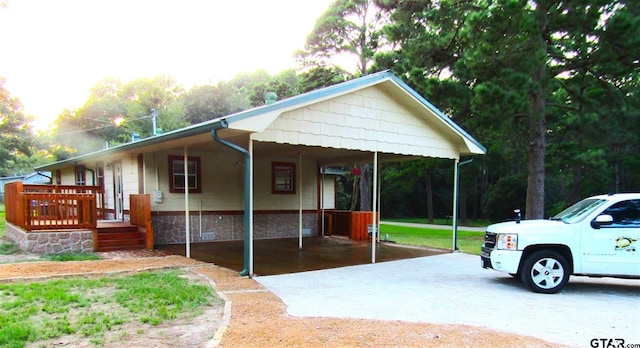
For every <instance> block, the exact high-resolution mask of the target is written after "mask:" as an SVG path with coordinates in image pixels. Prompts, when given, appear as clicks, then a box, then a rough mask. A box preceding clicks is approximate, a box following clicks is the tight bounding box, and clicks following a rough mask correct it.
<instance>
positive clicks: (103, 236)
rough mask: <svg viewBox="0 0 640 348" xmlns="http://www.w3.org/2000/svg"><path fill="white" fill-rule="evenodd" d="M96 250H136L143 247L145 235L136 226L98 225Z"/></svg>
mask: <svg viewBox="0 0 640 348" xmlns="http://www.w3.org/2000/svg"><path fill="white" fill-rule="evenodd" d="M97 230H98V238H97V239H98V240H97V245H98V247H97V251H116V250H138V249H144V248H145V240H146V239H145V235H144V233H142V232H139V231H138V227H137V226H133V225H124V226H122V225H119V226H113V227H98V228H97Z"/></svg>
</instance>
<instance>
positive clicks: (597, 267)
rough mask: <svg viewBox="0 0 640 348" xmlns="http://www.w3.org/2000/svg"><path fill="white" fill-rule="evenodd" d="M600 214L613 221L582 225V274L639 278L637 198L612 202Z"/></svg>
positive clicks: (639, 222)
mask: <svg viewBox="0 0 640 348" xmlns="http://www.w3.org/2000/svg"><path fill="white" fill-rule="evenodd" d="M600 215H610V216H611V217H612V218H613V222H611V223H607V224H602V225H600V227H599V228H597V227H594V225H593V224H591V226H589V225H585V230H584V231H583V234H582V272H581V273H585V274H610V275H640V199H631V200H626V201H621V202H618V203H615V204H613V205H612V206H610V207H608V208H607V209H605V210H604V211H603V212H602V213H601V214H600Z"/></svg>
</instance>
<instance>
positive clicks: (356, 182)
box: [349, 176, 360, 211]
mask: <svg viewBox="0 0 640 348" xmlns="http://www.w3.org/2000/svg"><path fill="white" fill-rule="evenodd" d="M359 183H360V177H359V176H354V177H353V187H352V188H351V207H349V211H354V210H356V205H357V204H358V192H359V189H360V185H359Z"/></svg>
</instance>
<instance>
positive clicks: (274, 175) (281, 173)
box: [271, 162, 296, 194]
mask: <svg viewBox="0 0 640 348" xmlns="http://www.w3.org/2000/svg"><path fill="white" fill-rule="evenodd" d="M271 193H274V194H275V193H290V194H295V193H296V164H295V163H282V162H273V163H271Z"/></svg>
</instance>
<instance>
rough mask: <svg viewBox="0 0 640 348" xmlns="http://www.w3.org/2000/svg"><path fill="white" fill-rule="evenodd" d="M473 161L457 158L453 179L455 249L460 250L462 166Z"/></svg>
mask: <svg viewBox="0 0 640 348" xmlns="http://www.w3.org/2000/svg"><path fill="white" fill-rule="evenodd" d="M472 161H473V158H471V159H468V160H466V161H464V162H460V159H458V158H456V161H455V162H456V165H455V168H454V171H453V172H454V174H453V176H454V180H453V247H452V249H453V251H454V252H456V251H459V249H458V202H459V200H460V197H459V196H460V192H459V191H460V167H462V166H463V165H465V164H469V163H471V162H472Z"/></svg>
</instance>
